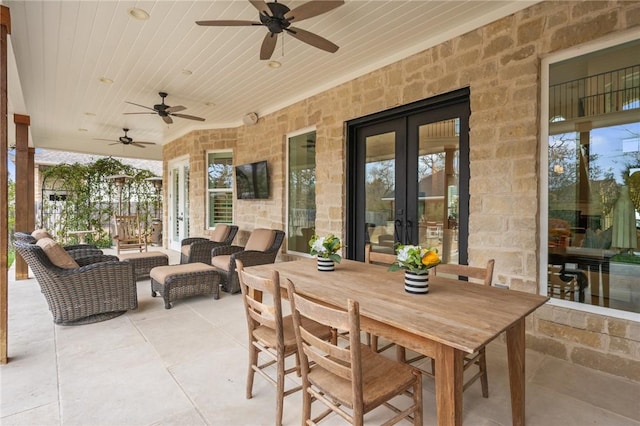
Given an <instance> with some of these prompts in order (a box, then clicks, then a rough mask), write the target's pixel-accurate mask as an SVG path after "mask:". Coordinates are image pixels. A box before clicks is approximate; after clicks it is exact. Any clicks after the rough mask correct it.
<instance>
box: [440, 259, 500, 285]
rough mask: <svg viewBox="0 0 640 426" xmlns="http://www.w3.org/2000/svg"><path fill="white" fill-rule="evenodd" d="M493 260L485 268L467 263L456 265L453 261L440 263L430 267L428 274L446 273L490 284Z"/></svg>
mask: <svg viewBox="0 0 640 426" xmlns="http://www.w3.org/2000/svg"><path fill="white" fill-rule="evenodd" d="M494 263H495V262H494V260H493V259H490V260H489V261H488V262H487V266H486V267H485V268H481V267H478V266H469V265H457V264H453V263H441V264H439V265H438V266H436V267H435V268H431V269H430V272H429V273H430V274H433V275H438V274H448V275H456V276H458V277H466V278H468V279H469V281H472V282H473V281H475V282H480V283H482V284H484V285H486V286H491V282H492V280H493V267H494Z"/></svg>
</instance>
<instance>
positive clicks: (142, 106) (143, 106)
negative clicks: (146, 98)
mask: <svg viewBox="0 0 640 426" xmlns="http://www.w3.org/2000/svg"><path fill="white" fill-rule="evenodd" d="M125 103H128V104H131V105H135V106H139V107H141V108H146V109H150V110H151V111H155V109H153V108H149V107H148V106H145V105H140V104H134V103H133V102H129V101H125Z"/></svg>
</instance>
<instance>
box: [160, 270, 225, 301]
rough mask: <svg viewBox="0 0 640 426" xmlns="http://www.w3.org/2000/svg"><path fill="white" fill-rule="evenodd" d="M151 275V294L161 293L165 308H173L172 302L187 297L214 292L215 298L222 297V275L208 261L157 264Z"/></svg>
mask: <svg viewBox="0 0 640 426" xmlns="http://www.w3.org/2000/svg"><path fill="white" fill-rule="evenodd" d="M149 275H150V276H151V296H153V297H155V296H156V292H158V293H160V295H161V296H162V298H163V299H164V307H165V309H171V302H173V301H174V300H177V299H182V298H185V297H191V296H199V295H208V294H213V298H214V299H219V298H220V288H219V285H218V284H219V282H220V276H219V275H218V273H217V272H216V269H215V268H214V267H213V266H211V265H207V264H206V263H187V264H184V265H167V266H156V267H155V268H153V269H152V270H151V272H150V273H149Z"/></svg>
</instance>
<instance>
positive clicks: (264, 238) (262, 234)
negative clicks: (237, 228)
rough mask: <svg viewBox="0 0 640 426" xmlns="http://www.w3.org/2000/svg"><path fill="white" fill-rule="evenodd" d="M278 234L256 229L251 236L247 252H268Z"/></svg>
mask: <svg viewBox="0 0 640 426" xmlns="http://www.w3.org/2000/svg"><path fill="white" fill-rule="evenodd" d="M275 238H276V233H275V232H273V230H272V229H254V230H253V232H251V235H250V236H249V240H248V241H247V244H246V245H245V246H244V249H245V250H256V251H267V249H268V248H269V247H271V246H272V245H273V240H275Z"/></svg>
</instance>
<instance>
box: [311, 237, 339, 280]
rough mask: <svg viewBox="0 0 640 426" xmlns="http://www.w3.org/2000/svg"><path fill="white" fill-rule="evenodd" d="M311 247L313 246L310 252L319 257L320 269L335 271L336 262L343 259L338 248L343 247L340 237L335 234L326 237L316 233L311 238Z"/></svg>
mask: <svg viewBox="0 0 640 426" xmlns="http://www.w3.org/2000/svg"><path fill="white" fill-rule="evenodd" d="M309 247H311V250H310V254H311V255H312V256H316V257H317V259H318V270H319V271H333V270H334V269H335V263H340V260H341V259H342V258H341V257H340V255H339V254H338V250H340V248H341V247H342V244H341V243H340V238H338V237H336V236H335V235H333V234H329V235H327V236H326V237H319V236H318V235H314V236H313V237H311V239H310V240H309Z"/></svg>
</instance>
